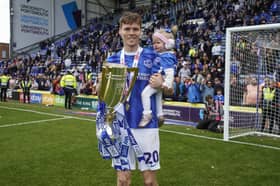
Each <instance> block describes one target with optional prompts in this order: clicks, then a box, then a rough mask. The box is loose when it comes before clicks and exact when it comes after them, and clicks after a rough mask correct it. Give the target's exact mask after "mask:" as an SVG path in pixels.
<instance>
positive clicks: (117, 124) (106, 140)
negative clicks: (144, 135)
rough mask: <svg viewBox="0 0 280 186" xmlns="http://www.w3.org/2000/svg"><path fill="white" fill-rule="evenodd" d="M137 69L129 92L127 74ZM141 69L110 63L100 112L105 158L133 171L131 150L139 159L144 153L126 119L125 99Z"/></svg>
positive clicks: (99, 134) (98, 120) (105, 70)
mask: <svg viewBox="0 0 280 186" xmlns="http://www.w3.org/2000/svg"><path fill="white" fill-rule="evenodd" d="M128 72H130V73H131V72H133V75H134V77H133V79H132V80H131V82H130V86H129V88H128V92H127V93H126V94H124V91H126V88H127V87H126V80H127V73H128ZM137 73H138V69H137V68H127V67H126V66H125V65H120V64H107V65H104V66H103V69H102V80H101V88H100V92H99V103H98V108H97V115H96V135H97V139H98V150H99V152H100V154H101V156H102V158H103V159H112V160H113V165H114V168H115V169H116V170H129V169H130V167H129V162H128V152H129V149H130V148H132V149H133V150H134V152H135V154H136V156H137V159H138V161H139V162H141V161H144V162H145V159H144V154H143V152H142V150H141V148H140V146H139V145H138V144H137V141H136V139H135V138H134V136H133V134H132V132H131V129H130V128H129V126H128V123H127V121H126V118H125V114H124V113H125V112H124V102H126V100H127V97H128V96H129V93H130V92H131V90H132V87H133V85H134V84H135V81H136V77H137Z"/></svg>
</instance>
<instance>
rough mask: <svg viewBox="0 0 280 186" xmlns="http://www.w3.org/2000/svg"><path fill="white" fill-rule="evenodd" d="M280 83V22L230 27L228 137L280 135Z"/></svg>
mask: <svg viewBox="0 0 280 186" xmlns="http://www.w3.org/2000/svg"><path fill="white" fill-rule="evenodd" d="M279 85H280V24H268V25H257V26H246V27H234V28H228V29H227V32H226V65H225V105H224V111H225V112H224V140H229V139H231V138H235V137H240V136H245V135H251V134H258V135H260V134H261V135H270V136H278V137H279V130H280V129H279V125H280V101H279V91H278V90H276V89H280V86H279ZM277 86H278V87H277Z"/></svg>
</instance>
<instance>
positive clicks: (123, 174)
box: [117, 171, 131, 186]
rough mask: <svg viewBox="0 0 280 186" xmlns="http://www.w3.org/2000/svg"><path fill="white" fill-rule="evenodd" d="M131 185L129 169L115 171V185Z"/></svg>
mask: <svg viewBox="0 0 280 186" xmlns="http://www.w3.org/2000/svg"><path fill="white" fill-rule="evenodd" d="M129 185H131V171H117V186H129Z"/></svg>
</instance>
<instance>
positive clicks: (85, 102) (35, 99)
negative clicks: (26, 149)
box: [8, 89, 257, 126]
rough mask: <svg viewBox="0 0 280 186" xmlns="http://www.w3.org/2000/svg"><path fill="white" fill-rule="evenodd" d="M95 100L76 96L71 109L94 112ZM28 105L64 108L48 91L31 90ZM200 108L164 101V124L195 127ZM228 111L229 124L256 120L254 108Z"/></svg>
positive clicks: (17, 95) (12, 94) (17, 93)
mask: <svg viewBox="0 0 280 186" xmlns="http://www.w3.org/2000/svg"><path fill="white" fill-rule="evenodd" d="M8 97H9V98H10V99H13V100H18V101H19V102H21V103H23V93H22V90H20V89H18V90H13V91H11V90H9V91H8ZM97 100H98V98H97V96H87V95H78V96H75V98H74V100H73V107H74V108H79V109H81V110H88V111H93V112H95V111H96V107H97ZM30 103H31V104H42V105H46V106H53V105H54V106H61V107H64V96H60V95H56V94H51V93H50V92H48V91H36V90H31V91H30ZM202 108H204V104H200V103H187V102H174V101H165V102H164V104H163V111H164V115H165V117H166V119H167V122H166V123H170V124H178V125H191V126H196V124H197V122H198V121H199V110H200V109H202ZM230 110H231V111H230V112H231V113H232V115H231V116H232V117H231V118H230V122H234V121H235V120H236V121H237V120H238V118H239V117H241V116H243V117H244V116H246V118H248V121H244V120H243V125H244V126H246V125H247V124H248V123H250V122H252V119H255V120H256V119H257V118H256V117H255V116H256V110H255V108H252V107H238V106H232V107H231V109H230ZM239 122H240V121H239Z"/></svg>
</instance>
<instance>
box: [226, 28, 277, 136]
mask: <svg viewBox="0 0 280 186" xmlns="http://www.w3.org/2000/svg"><path fill="white" fill-rule="evenodd" d="M271 29H279V30H280V23H277V24H264V25H255V26H241V27H231V28H227V29H226V50H225V80H224V92H225V94H224V95H225V100H224V129H223V130H224V132H223V139H224V141H228V140H230V139H232V138H236V137H241V136H247V135H252V134H260V135H269V136H276V137H279V135H274V134H268V133H262V132H258V130H257V128H255V129H253V130H250V131H249V132H246V133H242V134H238V135H235V136H231V135H230V134H229V132H230V131H229V130H230V128H229V127H230V110H231V106H230V97H229V96H230V75H231V74H230V73H231V71H230V68H231V67H230V63H231V56H232V53H231V52H232V51H231V35H232V33H233V32H242V31H258V30H262V31H264V30H271Z"/></svg>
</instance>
